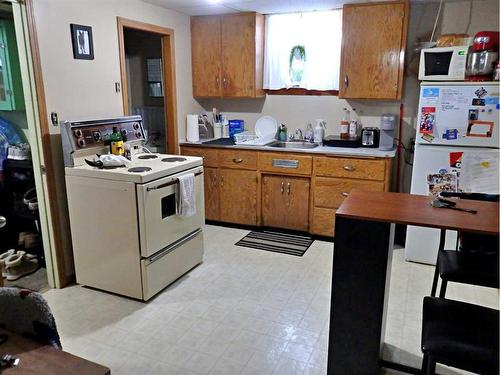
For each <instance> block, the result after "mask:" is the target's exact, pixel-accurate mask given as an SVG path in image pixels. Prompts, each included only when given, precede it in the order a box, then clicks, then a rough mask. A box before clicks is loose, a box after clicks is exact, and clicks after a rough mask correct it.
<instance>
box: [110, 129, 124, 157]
mask: <svg viewBox="0 0 500 375" xmlns="http://www.w3.org/2000/svg"><path fill="white" fill-rule="evenodd" d="M109 141H110V150H111V153H112V154H113V155H123V153H124V152H125V149H124V147H123V137H122V133H120V132H119V131H118V128H117V127H116V126H114V127H113V133H111V135H110V136H109Z"/></svg>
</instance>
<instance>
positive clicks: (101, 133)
mask: <svg viewBox="0 0 500 375" xmlns="http://www.w3.org/2000/svg"><path fill="white" fill-rule="evenodd" d="M113 127H117V128H118V130H119V131H121V132H122V134H124V133H125V131H126V132H127V133H128V134H131V136H130V137H129V136H128V137H127V139H129V140H128V141H127V143H128V146H130V150H131V160H130V161H129V162H127V163H126V164H127V165H126V166H119V167H103V168H98V167H93V166H91V165H88V164H87V163H86V162H85V160H86V159H87V160H92V159H94V158H96V156H97V155H103V154H106V153H107V152H108V150H109V146H108V143H109V135H110V134H111V132H112V128H113ZM61 135H62V140H63V147H64V158H65V165H66V168H65V174H66V190H67V195H68V208H69V214H70V225H71V233H72V241H73V252H74V258H75V270H76V278H77V282H78V283H80V284H83V285H88V286H91V287H95V288H98V289H102V290H106V291H110V292H113V293H117V294H122V295H125V296H129V297H133V298H137V299H141V300H148V299H150V298H151V297H152V296H154V295H155V294H156V293H158V292H159V291H161V290H162V289H163V288H165V287H166V286H167V285H168V284H170V283H172V282H173V281H175V280H176V279H177V278H179V277H180V276H182V275H183V274H184V273H186V272H188V271H189V270H190V269H191V268H193V267H195V266H196V265H197V264H199V263H201V261H202V258H203V231H202V227H203V224H204V221H205V217H204V212H205V209H204V192H203V166H202V159H201V158H199V157H192V156H186V157H178V156H176V155H167V154H156V153H150V152H147V149H146V148H145V147H144V143H145V138H144V130H143V126H142V119H141V118H140V116H129V117H123V118H116V119H105V120H95V121H84V122H65V123H64V124H63V128H62V132H61ZM188 173H190V174H193V175H194V179H195V185H194V186H195V193H194V195H195V205H196V214H195V215H193V216H189V217H184V216H180V215H179V214H178V213H177V212H178V209H177V205H178V199H179V191H178V190H179V188H178V181H179V180H178V178H179V177H180V176H182V175H185V174H188Z"/></svg>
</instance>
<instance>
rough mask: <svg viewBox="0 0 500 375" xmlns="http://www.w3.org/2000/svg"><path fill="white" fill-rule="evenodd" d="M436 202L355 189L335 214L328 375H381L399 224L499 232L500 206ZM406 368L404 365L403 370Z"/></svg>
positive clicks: (484, 203)
mask: <svg viewBox="0 0 500 375" xmlns="http://www.w3.org/2000/svg"><path fill="white" fill-rule="evenodd" d="M431 201H432V198H430V197H425V196H419V195H410V194H401V193H386V192H362V191H356V190H354V191H352V192H351V193H350V194H349V197H347V198H346V199H345V200H344V202H343V203H342V205H341V206H340V208H339V209H338V210H337V212H336V215H335V248H334V255H333V276H332V298H331V307H330V337H329V345H328V374H329V375H330V374H332V375H342V374H377V373H378V372H380V363H381V353H382V345H383V338H384V328H385V327H384V325H385V314H386V309H387V300H388V297H389V293H388V292H389V281H390V271H391V264H392V248H393V243H394V227H395V224H408V225H416V226H423V227H429V228H439V229H443V228H444V229H449V230H461V231H466V232H475V233H483V234H494V235H498V234H499V224H498V213H499V205H498V203H491V202H480V201H470V200H458V201H457V202H458V203H457V207H463V208H470V209H475V210H477V211H478V213H477V214H472V213H468V212H462V211H456V210H450V209H445V208H434V207H432V206H431V205H430V202H431ZM403 367H404V366H403Z"/></svg>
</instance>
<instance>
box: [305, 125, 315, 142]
mask: <svg viewBox="0 0 500 375" xmlns="http://www.w3.org/2000/svg"><path fill="white" fill-rule="evenodd" d="M304 139H305V140H306V141H309V142H312V141H313V140H314V130H313V126H312V124H311V123H310V122H309V123H308V124H307V126H306V132H305V134H304Z"/></svg>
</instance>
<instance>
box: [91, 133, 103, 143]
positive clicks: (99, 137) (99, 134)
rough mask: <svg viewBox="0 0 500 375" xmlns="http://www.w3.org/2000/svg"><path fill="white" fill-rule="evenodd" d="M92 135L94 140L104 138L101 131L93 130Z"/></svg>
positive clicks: (97, 140)
mask: <svg viewBox="0 0 500 375" xmlns="http://www.w3.org/2000/svg"><path fill="white" fill-rule="evenodd" d="M92 137H93V138H94V141H96V142H99V141H100V140H102V136H101V132H93V133H92Z"/></svg>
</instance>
